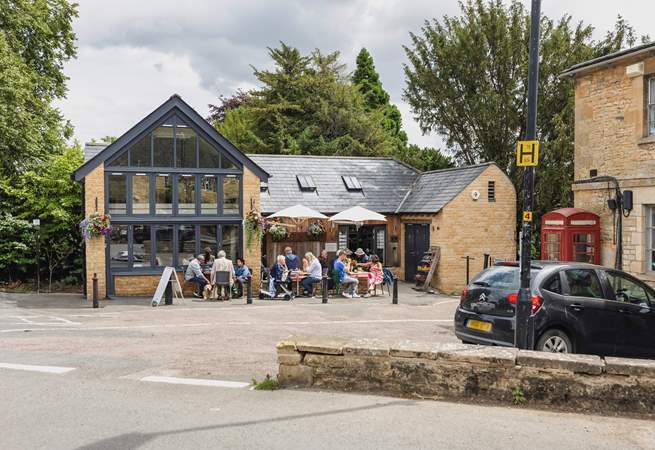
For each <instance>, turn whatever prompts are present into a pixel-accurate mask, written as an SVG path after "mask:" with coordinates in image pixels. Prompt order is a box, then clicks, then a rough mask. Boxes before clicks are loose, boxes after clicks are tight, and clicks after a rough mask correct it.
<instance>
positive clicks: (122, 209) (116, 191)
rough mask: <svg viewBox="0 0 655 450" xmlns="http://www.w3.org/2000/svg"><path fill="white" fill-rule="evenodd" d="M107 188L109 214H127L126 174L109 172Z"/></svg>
mask: <svg viewBox="0 0 655 450" xmlns="http://www.w3.org/2000/svg"><path fill="white" fill-rule="evenodd" d="M107 190H108V191H109V192H108V193H107V197H108V208H107V212H108V213H109V214H110V215H113V214H127V176H126V175H125V174H123V173H110V174H109V179H108V182H107Z"/></svg>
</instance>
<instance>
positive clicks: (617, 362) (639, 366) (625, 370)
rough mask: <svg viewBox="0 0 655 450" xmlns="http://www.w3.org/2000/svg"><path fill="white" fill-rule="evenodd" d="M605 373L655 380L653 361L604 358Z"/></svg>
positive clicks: (654, 362) (654, 364) (654, 363)
mask: <svg viewBox="0 0 655 450" xmlns="http://www.w3.org/2000/svg"><path fill="white" fill-rule="evenodd" d="M605 371H606V372H607V373H609V374H613V375H628V376H635V377H639V376H646V377H651V378H655V361H653V360H648V359H632V358H615V357H612V356H607V357H605Z"/></svg>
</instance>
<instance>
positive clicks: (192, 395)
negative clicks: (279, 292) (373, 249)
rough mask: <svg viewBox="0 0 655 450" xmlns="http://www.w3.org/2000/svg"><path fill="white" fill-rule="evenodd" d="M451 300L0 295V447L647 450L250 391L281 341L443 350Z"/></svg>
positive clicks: (602, 428)
mask: <svg viewBox="0 0 655 450" xmlns="http://www.w3.org/2000/svg"><path fill="white" fill-rule="evenodd" d="M457 302H458V299H456V298H454V297H447V296H438V295H431V294H418V293H415V292H414V291H412V290H411V289H410V288H409V286H407V285H401V287H400V304H399V305H392V304H391V298H390V297H378V298H374V299H360V300H350V299H345V298H341V299H330V303H329V304H327V305H323V304H321V303H320V299H298V300H294V301H293V302H280V301H255V304H254V305H245V304H243V303H244V301H243V300H233V301H232V302H230V303H229V304H228V303H209V304H207V303H202V302H196V301H192V300H190V299H187V300H186V301H185V302H184V303H181V304H175V305H172V306H161V307H157V308H152V307H151V306H149V302H148V299H118V300H112V301H105V302H102V308H99V309H95V310H94V309H92V308H90V305H89V304H88V303H87V302H85V301H84V300H83V299H81V298H80V297H79V296H73V295H49V296H48V295H40V296H36V295H16V294H0V414H1V416H2V417H3V429H4V430H5V432H4V433H3V437H2V442H1V444H0V447H1V448H3V449H19V448H48V449H59V448H62V449H69V448H87V449H101V448H106V449H116V448H175V449H180V448H284V449H294V448H303V449H306V448H312V449H314V448H318V449H320V448H330V449H333V448H375V449H380V448H449V449H455V448H467V449H468V448H479V447H484V448H524V447H526V446H528V445H529V446H530V448H572V447H576V448H597V449H600V448H612V449H615V448H651V447H652V443H653V442H655V431H654V429H653V427H652V422H648V421H643V420H637V419H629V418H612V417H603V416H586V415H576V414H562V413H552V412H547V411H535V410H527V409H522V408H516V407H511V406H509V405H508V407H490V406H481V405H470V404H469V405H467V404H455V403H447V402H435V401H427V400H426V401H419V400H403V399H395V398H388V397H383V396H373V395H359V394H347V393H333V392H314V391H303V390H283V391H275V392H266V391H252V390H250V387H249V382H250V381H251V379H252V378H253V377H254V378H257V379H262V378H263V377H264V376H265V375H266V374H267V373H270V374H274V373H276V361H275V357H276V352H275V343H276V342H277V341H279V340H280V339H282V338H284V337H286V336H288V335H290V334H313V335H326V336H327V335H330V336H335V335H336V336H343V337H346V338H348V337H375V338H382V339H389V340H399V339H412V340H418V341H428V342H457V340H456V339H455V337H454V336H453V333H452V316H453V311H454V309H455V307H456V305H457ZM519 424H520V426H519ZM537 438H538V439H537Z"/></svg>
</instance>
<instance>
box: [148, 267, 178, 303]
mask: <svg viewBox="0 0 655 450" xmlns="http://www.w3.org/2000/svg"><path fill="white" fill-rule="evenodd" d="M171 279H172V281H173V295H175V296H176V297H177V294H178V292H179V295H180V297H181V298H182V299H184V295H183V294H182V286H181V285H180V280H178V279H177V273H176V272H175V268H174V267H164V272H163V273H162V274H161V278H160V279H159V284H158V285H157V290H156V291H155V295H153V296H152V302H151V304H152V306H153V307H155V306H159V304H160V303H161V299H162V297H163V296H164V292H166V286H167V285H168V283H169V281H171Z"/></svg>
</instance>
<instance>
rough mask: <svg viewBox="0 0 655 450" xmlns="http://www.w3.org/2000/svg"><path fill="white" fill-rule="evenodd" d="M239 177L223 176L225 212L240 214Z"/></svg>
mask: <svg viewBox="0 0 655 450" xmlns="http://www.w3.org/2000/svg"><path fill="white" fill-rule="evenodd" d="M239 199H240V195H239V179H238V178H237V177H230V176H226V177H224V178H223V214H239Z"/></svg>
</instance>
